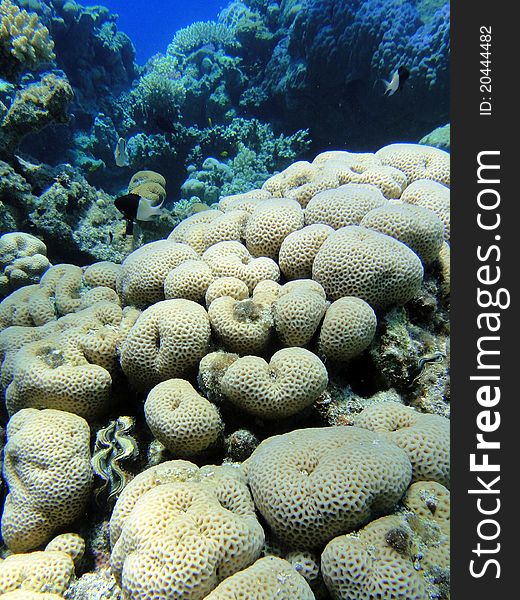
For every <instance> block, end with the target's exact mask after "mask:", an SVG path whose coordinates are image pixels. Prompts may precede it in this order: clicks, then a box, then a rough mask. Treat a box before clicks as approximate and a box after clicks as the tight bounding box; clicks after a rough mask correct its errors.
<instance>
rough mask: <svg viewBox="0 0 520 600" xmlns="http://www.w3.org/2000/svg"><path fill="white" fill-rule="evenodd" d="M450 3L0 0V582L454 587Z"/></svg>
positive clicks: (225, 598) (206, 595)
mask: <svg viewBox="0 0 520 600" xmlns="http://www.w3.org/2000/svg"><path fill="white" fill-rule="evenodd" d="M164 4H165V5H166V4H169V3H164ZM22 7H23V8H22ZM446 8H447V7H446V6H445V5H444V3H443V2H432V3H428V2H412V1H411V0H395V1H394V0H391V1H388V2H387V1H383V0H352V1H350V2H335V1H334V0H307V1H306V2H297V1H287V2H285V1H284V2H278V3H277V2H264V1H260V0H246V1H244V2H233V3H231V4H230V5H229V6H228V7H226V8H224V10H223V11H222V13H221V15H220V17H219V20H218V21H201V22H198V23H193V24H191V25H188V26H187V27H185V28H184V29H181V30H180V31H178V32H177V33H176V34H175V35H173V32H172V37H173V41H172V42H171V44H170V45H169V46H168V48H167V49H166V48H165V52H164V53H162V54H157V55H156V56H154V57H152V58H151V59H150V60H149V61H148V63H147V64H146V66H145V67H138V66H137V65H136V64H135V63H134V59H135V55H136V54H135V52H136V51H135V49H134V47H133V45H132V42H131V40H130V39H129V38H128V37H127V36H126V35H125V34H123V33H122V32H120V31H118V30H117V25H116V17H115V16H114V15H111V14H110V12H109V11H108V9H105V8H103V7H98V6H96V7H94V6H92V7H82V6H80V5H79V4H76V3H75V2H63V1H60V2H50V1H48V0H39V1H32V0H30V1H29V0H24V1H23V2H17V3H15V2H11V1H10V0H6V1H4V2H2V3H1V5H0V17H1V25H0V76H1V77H3V78H4V80H1V81H0V158H1V159H2V160H0V176H1V177H0V388H1V389H2V391H3V393H4V395H3V398H4V407H5V408H4V411H2V414H3V415H4V420H3V421H2V425H4V421H5V424H6V427H5V432H6V441H5V445H4V448H3V476H4V481H5V484H6V489H5V492H6V494H5V502H4V510H3V514H2V520H1V526H2V537H3V543H4V547H3V548H0V551H1V553H2V557H6V558H5V559H3V560H2V559H0V596H1V597H2V598H4V597H5V598H21V599H22V600H31V599H32V598H35V599H36V598H49V600H50V599H53V600H60V599H61V600H64V599H65V598H67V599H69V600H84V599H86V598H98V597H99V598H104V599H106V600H122V599H124V600H168V599H173V598H175V599H177V600H204V599H207V600H270V599H271V598H273V599H274V598H277V599H279V600H311V599H313V598H316V599H318V600H332V599H334V600H335V599H338V600H357V599H359V600H368V599H370V600H374V599H376V598H395V599H397V598H403V599H404V598H406V599H408V600H429V599H431V598H439V599H441V598H447V597H448V596H447V581H448V577H449V562H448V556H449V491H448V489H449V487H450V456H449V421H448V418H447V416H448V415H449V331H450V330H449V306H450V305H449V302H450V299H449V290H450V271H449V257H450V246H449V240H450V189H449V186H450V164H449V154H448V153H447V152H445V151H444V150H441V149H439V148H437V147H434V146H426V145H424V144H415V143H392V142H393V141H395V140H403V139H407V140H413V139H420V138H422V137H423V136H424V135H425V134H426V133H428V132H429V131H431V130H433V129H434V127H436V126H437V125H439V124H441V123H442V124H445V123H446V121H447V114H446V113H447V111H446V106H445V104H444V103H443V102H442V98H443V96H442V93H443V92H442V90H444V91H445V89H446V86H447V78H446V69H447V54H448V48H447V40H448V39H449V27H448V26H447V24H446V20H447V18H448V16H447V10H446ZM165 10H166V8H165ZM30 11H32V12H30ZM166 20H167V19H166V18H165V21H166ZM143 23H144V19H143ZM154 35H155V34H154ZM430 47H431V53H432V56H431V57H430V56H429V54H428V48H430ZM401 64H403V65H407V66H408V67H407V68H409V70H410V79H411V81H410V83H409V84H408V85H407V86H405V87H404V88H403V90H402V93H401V92H400V93H399V94H395V95H386V96H385V95H384V86H383V84H382V83H381V81H380V80H381V79H384V80H385V81H386V80H389V79H391V78H392V74H393V73H394V72H395V71H396V69H397V68H398V67H399V66H400V65H401ZM46 69H48V70H46ZM29 71H30V72H29ZM345 82H348V83H345ZM412 84H413V85H412ZM316 90H318V92H317V91H316ZM412 94H415V95H418V100H417V102H410V98H411V97H412ZM419 105H420V106H421V107H423V108H424V111H423V112H424V115H422V116H421V121H420V124H419V123H415V122H414V121H413V115H414V114H415V111H416V108H415V107H416V106H419ZM403 111H404V115H405V116H404V117H403ZM428 111H430V112H428ZM430 113H431V114H430ZM354 115H355V117H354ZM275 131H276V134H275ZM344 139H349V140H350V139H352V145H351V148H350V149H345V148H343V147H341V145H338V144H342V143H343V142H342V141H343V140H344ZM432 143H433V142H432ZM325 148H326V150H325V151H320V150H323V149H325ZM377 148H379V149H377ZM132 174H133V175H132ZM0 433H1V432H0ZM188 461H193V462H188Z"/></svg>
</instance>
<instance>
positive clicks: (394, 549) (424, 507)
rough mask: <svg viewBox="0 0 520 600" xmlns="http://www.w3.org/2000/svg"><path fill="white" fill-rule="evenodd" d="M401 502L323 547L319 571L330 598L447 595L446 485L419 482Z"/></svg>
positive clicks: (448, 529) (420, 597)
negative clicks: (395, 508) (401, 507)
mask: <svg viewBox="0 0 520 600" xmlns="http://www.w3.org/2000/svg"><path fill="white" fill-rule="evenodd" d="M403 505H404V507H405V508H406V512H401V513H398V514H396V515H391V516H387V517H382V518H380V519H377V520H376V521H373V522H372V523H369V524H368V525H366V526H365V527H363V529H361V530H360V531H359V532H357V533H356V534H350V535H343V536H340V537H337V538H334V539H333V540H332V541H331V542H329V544H328V545H327V546H326V548H325V550H324V551H323V554H322V556H321V565H322V573H323V578H324V580H325V583H326V585H327V587H328V589H329V591H330V593H331V595H332V598H334V600H357V599H359V600H362V599H365V598H375V597H378V596H380V595H381V596H384V597H385V598H386V597H388V598H407V599H415V600H423V599H424V598H439V597H447V596H449V564H450V555H449V541H450V540H449V537H450V527H449V525H450V519H449V510H450V506H449V505H450V501H449V492H448V490H447V489H446V488H445V487H443V486H442V485H440V484H438V483H432V482H423V481H419V482H417V483H414V484H412V485H411V486H410V488H409V489H408V492H407V493H406V495H405V497H404V498H403Z"/></svg>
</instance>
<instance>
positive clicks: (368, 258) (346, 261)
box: [312, 225, 424, 308]
mask: <svg viewBox="0 0 520 600" xmlns="http://www.w3.org/2000/svg"><path fill="white" fill-rule="evenodd" d="M423 272H424V270H423V266H422V264H421V260H420V259H419V257H418V256H417V255H416V254H415V252H413V251H412V250H410V248H408V247H407V246H405V245H404V244H403V243H401V242H399V241H398V240H396V239H394V238H392V237H390V236H388V235H384V234H382V233H379V232H377V231H372V230H371V229H366V228H364V227H358V226H355V225H354V226H350V227H342V228H341V229H338V230H337V231H335V232H334V233H333V234H331V235H330V236H329V237H328V238H327V239H326V240H325V241H324V242H323V244H322V246H321V248H320V249H319V251H318V253H317V255H316V258H315V259H314V264H313V266H312V277H313V279H316V281H318V282H319V283H321V285H322V286H323V287H324V288H325V291H326V292H327V296H328V297H330V298H331V299H332V300H338V299H339V298H341V297H342V296H358V297H359V298H362V299H363V300H365V301H366V302H368V303H369V304H370V305H372V306H373V307H374V308H387V307H389V306H391V305H392V304H404V303H405V302H408V300H411V298H413V296H414V294H415V293H416V292H418V291H419V288H420V286H421V283H422V279H423Z"/></svg>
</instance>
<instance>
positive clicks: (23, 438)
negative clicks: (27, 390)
mask: <svg viewBox="0 0 520 600" xmlns="http://www.w3.org/2000/svg"><path fill="white" fill-rule="evenodd" d="M7 438H8V441H7V444H6V446H5V449H4V477H5V480H6V482H7V486H8V488H9V494H8V495H7V498H6V500H5V506H4V512H3V515H2V537H3V539H4V541H5V543H6V544H7V546H8V547H9V549H10V550H12V551H13V552H27V551H29V550H32V549H34V548H37V547H38V546H40V545H41V544H44V543H45V542H47V541H48V540H49V539H50V537H51V536H52V534H53V533H54V531H55V530H57V529H60V528H62V527H64V526H66V525H68V524H70V523H72V522H73V521H74V520H75V519H77V518H78V517H79V516H80V515H81V514H82V513H83V511H84V509H85V506H86V503H87V501H88V498H89V495H90V490H91V487H92V480H93V474H92V467H91V466H90V448H89V446H90V430H89V427H88V425H87V423H86V421H84V420H83V419H82V418H81V417H78V416H76V415H73V414H70V413H67V412H62V411H57V410H42V411H39V410H36V409H32V408H28V409H24V410H21V411H20V412H18V413H17V414H16V415H14V416H13V417H11V419H10V420H9V423H8V424H7Z"/></svg>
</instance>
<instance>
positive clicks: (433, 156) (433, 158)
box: [376, 144, 450, 186]
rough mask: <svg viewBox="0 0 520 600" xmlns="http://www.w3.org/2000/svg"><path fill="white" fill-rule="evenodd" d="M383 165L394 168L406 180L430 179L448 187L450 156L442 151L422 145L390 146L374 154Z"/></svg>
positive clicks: (409, 181) (410, 181) (411, 181)
mask: <svg viewBox="0 0 520 600" xmlns="http://www.w3.org/2000/svg"><path fill="white" fill-rule="evenodd" d="M376 156H377V157H378V158H379V159H381V162H382V163H383V164H384V165H389V166H391V167H395V168H396V169H399V170H400V171H402V172H403V173H404V174H405V175H406V177H407V178H408V184H410V183H413V182H414V181H417V180H418V179H431V180H433V181H438V182H439V183H442V184H444V185H447V186H449V185H450V155H449V153H448V152H445V151H444V150H440V149H439V148H434V147H432V146H424V145H422V144H390V145H389V146H385V147H384V148H381V149H380V150H378V151H377V152H376Z"/></svg>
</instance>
